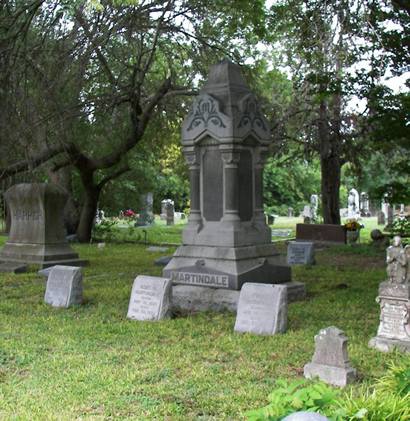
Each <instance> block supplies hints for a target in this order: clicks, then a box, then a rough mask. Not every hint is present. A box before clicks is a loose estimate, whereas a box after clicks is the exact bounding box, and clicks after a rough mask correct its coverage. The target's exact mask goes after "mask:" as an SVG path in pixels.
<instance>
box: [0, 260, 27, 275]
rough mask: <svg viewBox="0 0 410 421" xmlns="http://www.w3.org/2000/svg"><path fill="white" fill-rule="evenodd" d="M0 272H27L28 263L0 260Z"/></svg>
mask: <svg viewBox="0 0 410 421" xmlns="http://www.w3.org/2000/svg"><path fill="white" fill-rule="evenodd" d="M0 272H3V273H24V272H27V265H22V264H21V263H15V262H0Z"/></svg>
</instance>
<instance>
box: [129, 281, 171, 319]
mask: <svg viewBox="0 0 410 421" xmlns="http://www.w3.org/2000/svg"><path fill="white" fill-rule="evenodd" d="M171 288H172V282H171V280H169V279H166V278H159V277H157V276H145V275H139V276H137V277H136V278H135V280H134V284H133V286H132V291H131V297H130V303H129V306H128V314H127V317H128V318H129V319H132V320H141V321H143V320H150V321H154V320H161V319H164V318H166V317H168V316H169V315H170V303H171Z"/></svg>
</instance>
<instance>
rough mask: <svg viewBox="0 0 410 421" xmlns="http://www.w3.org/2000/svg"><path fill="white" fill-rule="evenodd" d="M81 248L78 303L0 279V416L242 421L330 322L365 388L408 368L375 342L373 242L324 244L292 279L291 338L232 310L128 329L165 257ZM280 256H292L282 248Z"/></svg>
mask: <svg viewBox="0 0 410 421" xmlns="http://www.w3.org/2000/svg"><path fill="white" fill-rule="evenodd" d="M275 225H276V224H275ZM366 230H370V227H369V228H367V227H366ZM4 241H5V237H0V244H2V243H3V242H4ZM74 247H75V249H76V250H77V251H78V252H79V253H80V255H81V257H83V258H86V259H89V260H90V265H89V267H87V268H86V269H85V271H84V297H85V303H84V305H82V306H79V307H75V308H70V309H66V310H63V309H54V308H52V307H50V306H48V305H46V304H44V302H43V297H44V292H45V281H44V278H41V277H39V276H38V275H37V273H36V270H35V268H32V270H31V271H30V272H28V273H26V274H21V275H11V274H0V294H1V301H0V419H5V420H9V419H13V420H14V419H15V420H75V419H90V420H103V419H104V420H105V419H130V420H131V419H132V420H144V419H149V420H151V419H161V420H163V419H167V420H198V419H202V420H225V419H226V420H228V419H230V420H238V419H243V414H244V413H245V412H246V411H248V410H250V409H253V408H257V407H260V406H262V405H265V404H266V403H267V396H268V395H269V393H270V392H271V391H272V389H273V388H274V384H275V380H277V379H278V378H279V377H283V378H288V379H292V378H297V377H300V376H303V366H304V364H306V363H307V362H308V361H309V360H310V359H311V357H312V353H313V348H314V342H313V337H314V335H315V334H316V333H317V332H318V331H319V329H321V328H324V327H327V326H332V325H334V326H337V327H339V328H340V329H342V330H344V331H345V333H346V334H347V336H348V337H349V353H350V357H351V361H352V364H353V366H354V367H356V368H357V370H358V375H359V384H360V383H367V382H370V381H372V380H374V379H375V378H377V377H379V376H381V375H382V374H383V373H384V372H385V370H386V367H387V365H388V363H390V362H396V363H398V362H400V361H403V360H405V359H407V360H408V361H409V363H410V359H409V357H408V356H405V355H403V354H399V353H392V354H383V353H380V352H378V351H375V350H373V349H369V348H368V346H367V343H368V341H369V339H370V338H371V337H372V336H374V335H375V334H376V330H377V326H378V319H379V306H378V304H376V302H375V297H376V295H377V288H378V285H379V283H380V281H382V280H383V278H384V277H385V266H384V251H383V250H382V251H377V250H373V249H371V247H370V246H369V245H367V244H362V245H358V246H354V247H351V246H344V247H333V248H328V249H325V250H323V251H320V252H318V253H317V256H316V257H317V259H316V260H317V263H318V264H317V265H316V266H314V267H310V268H309V267H296V268H295V269H294V270H293V279H294V280H296V281H303V282H305V283H306V285H307V290H308V298H307V300H306V301H304V302H299V303H293V304H290V306H289V319H288V331H287V332H286V333H285V334H282V335H276V336H271V337H261V336H252V335H249V334H245V335H240V334H235V333H234V332H233V326H234V321H235V320H234V316H233V315H231V314H228V313H225V314H216V313H202V314H188V315H180V316H178V317H176V318H174V319H172V320H167V321H161V322H157V323H150V322H135V321H129V320H127V319H126V313H127V308H128V300H129V296H130V292H131V286H132V282H133V279H134V278H135V276H136V275H137V274H147V275H160V273H161V268H159V267H156V266H154V264H153V262H154V259H156V258H157V257H159V256H160V255H161V254H160V253H150V252H147V251H146V247H145V246H144V245H135V244H115V245H114V244H107V245H106V247H105V248H104V249H97V246H96V245H93V244H92V245H75V246H74ZM278 248H279V249H280V251H281V252H282V253H285V251H286V250H285V245H284V244H280V243H279V244H278ZM173 250H174V248H170V249H169V253H171V252H172V251H173ZM169 253H166V254H169ZM359 384H356V385H354V386H353V388H354V389H355V388H357V387H359Z"/></svg>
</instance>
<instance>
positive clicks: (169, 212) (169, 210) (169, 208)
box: [165, 201, 175, 225]
mask: <svg viewBox="0 0 410 421" xmlns="http://www.w3.org/2000/svg"><path fill="white" fill-rule="evenodd" d="M174 213H175V209H174V203H173V202H172V201H170V202H168V203H167V204H166V206H165V215H166V221H167V225H174V222H175V221H174Z"/></svg>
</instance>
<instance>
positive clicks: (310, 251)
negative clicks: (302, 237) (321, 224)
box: [288, 241, 315, 266]
mask: <svg viewBox="0 0 410 421" xmlns="http://www.w3.org/2000/svg"><path fill="white" fill-rule="evenodd" d="M314 264H315V254H314V244H313V243H312V242H309V241H289V244H288V265H291V266H292V265H314Z"/></svg>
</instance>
